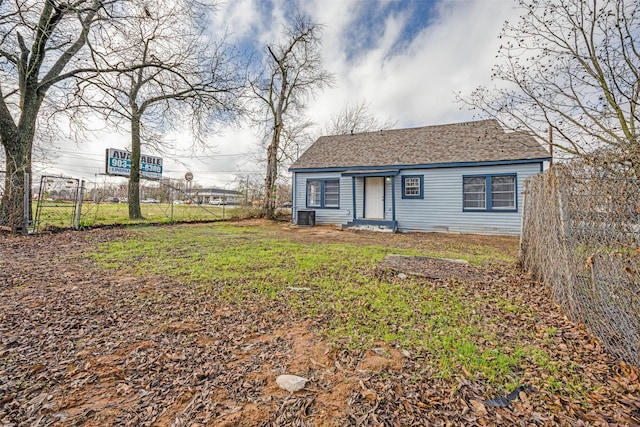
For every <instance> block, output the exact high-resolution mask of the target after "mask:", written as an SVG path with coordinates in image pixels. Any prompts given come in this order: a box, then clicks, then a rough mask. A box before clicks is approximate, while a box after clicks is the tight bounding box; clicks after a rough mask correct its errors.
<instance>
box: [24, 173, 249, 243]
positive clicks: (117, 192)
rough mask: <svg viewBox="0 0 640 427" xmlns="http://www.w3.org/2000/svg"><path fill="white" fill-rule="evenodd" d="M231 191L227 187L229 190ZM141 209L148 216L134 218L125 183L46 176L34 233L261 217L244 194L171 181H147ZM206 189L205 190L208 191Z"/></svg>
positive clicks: (35, 204)
mask: <svg viewBox="0 0 640 427" xmlns="http://www.w3.org/2000/svg"><path fill="white" fill-rule="evenodd" d="M225 191H227V190H225ZM140 192H141V197H140V210H141V212H142V216H143V219H139V220H130V219H129V204H128V200H127V198H126V194H127V185H126V182H124V183H111V184H105V183H104V182H98V181H96V182H92V181H80V180H78V179H75V178H70V177H56V176H42V177H41V179H40V181H39V186H38V187H36V188H34V194H36V197H35V199H34V202H33V207H32V209H33V212H34V220H33V221H32V224H33V226H32V229H31V232H36V233H37V232H43V231H54V230H59V229H69V228H72V229H82V228H89V227H100V226H111V225H124V224H149V223H151V224H162V223H185V222H213V221H222V220H228V219H241V218H249V217H253V216H256V215H257V214H258V213H259V211H258V209H257V208H254V207H252V206H246V204H245V203H243V201H244V200H242V198H241V197H239V194H237V193H235V192H230V191H227V192H229V193H235V194H234V198H231V197H229V199H227V198H224V197H223V198H220V197H213V196H211V195H210V194H209V193H203V192H202V191H200V192H198V190H193V189H190V190H187V189H186V188H180V187H179V186H175V185H172V183H171V182H163V181H149V182H146V183H145V184H141V190H140ZM203 194H205V195H203Z"/></svg>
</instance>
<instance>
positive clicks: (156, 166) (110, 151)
mask: <svg viewBox="0 0 640 427" xmlns="http://www.w3.org/2000/svg"><path fill="white" fill-rule="evenodd" d="M106 160H107V175H119V176H129V175H130V174H131V153H130V152H128V151H126V150H119V149H117V148H107V159H106ZM140 176H141V177H142V178H150V179H160V178H162V158H160V157H154V156H146V155H144V154H143V155H141V156H140Z"/></svg>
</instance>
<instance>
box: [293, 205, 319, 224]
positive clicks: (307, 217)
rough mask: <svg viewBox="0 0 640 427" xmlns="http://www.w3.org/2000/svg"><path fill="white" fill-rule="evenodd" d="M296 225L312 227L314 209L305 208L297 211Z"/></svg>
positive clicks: (314, 219) (314, 215)
mask: <svg viewBox="0 0 640 427" xmlns="http://www.w3.org/2000/svg"><path fill="white" fill-rule="evenodd" d="M297 224H298V225H302V226H305V227H313V226H314V225H315V224H316V211H314V210H310V209H305V210H299V211H298V221H297Z"/></svg>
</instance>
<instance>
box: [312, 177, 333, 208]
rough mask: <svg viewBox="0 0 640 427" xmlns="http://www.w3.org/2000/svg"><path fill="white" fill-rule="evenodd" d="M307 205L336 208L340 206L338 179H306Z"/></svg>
mask: <svg viewBox="0 0 640 427" xmlns="http://www.w3.org/2000/svg"><path fill="white" fill-rule="evenodd" d="M307 207H309V208H338V207H340V181H339V180H337V179H327V180H308V181H307Z"/></svg>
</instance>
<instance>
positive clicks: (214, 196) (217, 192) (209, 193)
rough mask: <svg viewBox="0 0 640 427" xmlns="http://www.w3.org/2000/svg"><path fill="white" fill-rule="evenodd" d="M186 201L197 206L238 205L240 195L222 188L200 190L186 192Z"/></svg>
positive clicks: (240, 198)
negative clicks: (188, 200)
mask: <svg viewBox="0 0 640 427" xmlns="http://www.w3.org/2000/svg"><path fill="white" fill-rule="evenodd" d="M187 199H190V200H191V201H192V202H193V203H197V204H199V205H239V204H240V202H241V200H242V193H240V192H238V191H235V190H227V189H224V188H200V189H198V190H195V191H190V192H188V193H187Z"/></svg>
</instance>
